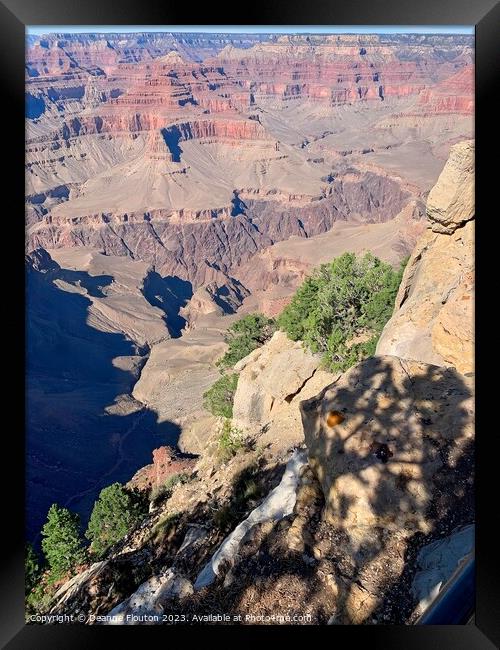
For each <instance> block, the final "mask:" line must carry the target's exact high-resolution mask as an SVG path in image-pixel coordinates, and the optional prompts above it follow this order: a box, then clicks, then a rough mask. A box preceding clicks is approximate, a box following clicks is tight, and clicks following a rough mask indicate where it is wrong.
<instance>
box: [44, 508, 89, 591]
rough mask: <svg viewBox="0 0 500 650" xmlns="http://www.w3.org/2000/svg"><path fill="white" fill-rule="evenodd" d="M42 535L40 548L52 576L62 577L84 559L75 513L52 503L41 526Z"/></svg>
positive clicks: (78, 519) (78, 522)
mask: <svg viewBox="0 0 500 650" xmlns="http://www.w3.org/2000/svg"><path fill="white" fill-rule="evenodd" d="M42 536H43V540H42V550H43V553H44V555H45V558H46V559H47V563H48V565H49V567H50V571H51V577H52V578H54V579H57V578H60V577H62V576H63V575H64V574H65V573H66V572H68V571H70V570H71V569H73V568H74V567H75V566H76V565H78V564H81V563H82V562H84V561H85V551H84V549H83V545H82V538H81V535H80V518H79V516H78V515H77V514H75V513H73V512H70V511H69V510H67V509H66V508H62V507H61V506H58V505H57V504H56V503H53V504H52V505H51V506H50V509H49V512H48V515H47V521H46V523H45V524H44V526H43V528H42Z"/></svg>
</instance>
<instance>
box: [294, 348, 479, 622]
mask: <svg viewBox="0 0 500 650" xmlns="http://www.w3.org/2000/svg"><path fill="white" fill-rule="evenodd" d="M472 382H473V379H472V378H471V377H464V376H462V375H460V374H459V373H458V372H457V371H456V370H455V369H454V368H445V367H438V366H433V365H429V364H425V363H422V362H418V361H408V360H403V359H399V358H397V357H391V356H383V357H372V358H370V359H366V360H365V361H363V362H361V363H359V364H358V365H357V366H355V367H353V368H351V369H350V370H349V371H348V372H346V373H345V374H343V375H342V376H341V377H340V378H339V379H338V380H337V381H336V382H334V383H333V384H330V385H329V386H326V388H324V389H323V390H322V391H321V392H320V393H319V395H317V396H316V397H313V398H311V399H309V400H305V401H302V402H301V415H302V421H303V426H304V435H305V440H306V445H307V448H308V455H309V464H310V466H311V468H312V470H313V471H314V473H315V474H316V476H317V478H318V480H319V482H320V484H321V487H322V490H323V494H324V497H325V509H324V515H323V516H324V519H325V520H326V522H327V523H328V524H329V525H330V526H331V527H332V530H333V531H337V532H334V534H335V535H338V539H339V542H338V544H339V545H340V546H339V549H341V550H340V551H339V560H338V562H340V564H338V566H339V567H343V568H342V570H341V569H340V568H339V572H338V575H337V576H336V578H337V581H338V585H339V594H340V595H339V598H338V601H337V612H338V617H337V618H336V621H337V622H343V623H361V622H365V621H367V620H368V619H370V617H371V616H372V615H373V613H374V612H375V611H376V610H377V608H379V607H380V606H382V604H383V603H386V602H387V589H388V585H390V584H393V585H395V584H397V583H398V581H399V580H400V578H401V576H402V574H403V571H404V569H405V563H406V562H405V559H404V558H405V557H406V555H407V551H408V547H409V544H410V543H411V540H412V539H416V535H417V533H418V534H420V535H422V534H423V535H428V536H430V537H431V538H432V536H433V535H438V534H440V533H441V534H442V531H443V530H447V528H448V527H450V526H452V525H455V526H456V525H457V523H459V524H463V523H467V520H468V521H470V520H471V519H472V517H473V511H474V503H473V495H472V486H473V445H474V433H473V421H474V403H473V397H472ZM346 575H347V576H348V578H347V579H346ZM337 619H338V620H337Z"/></svg>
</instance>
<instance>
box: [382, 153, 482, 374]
mask: <svg viewBox="0 0 500 650" xmlns="http://www.w3.org/2000/svg"><path fill="white" fill-rule="evenodd" d="M473 169H474V143H473V141H469V142H462V143H459V144H457V145H455V146H454V147H453V148H452V150H451V153H450V158H449V160H448V162H447V163H446V165H445V167H444V169H443V172H442V173H441V175H440V177H439V179H438V182H437V183H436V185H435V186H434V188H433V189H432V190H431V192H430V194H429V197H428V200H427V217H428V228H427V231H426V232H425V234H424V235H423V236H422V237H421V239H420V240H419V241H418V243H417V245H416V247H415V250H414V251H413V253H412V255H411V257H410V260H409V262H408V265H407V267H406V270H405V274H404V276H403V280H402V282H401V287H400V289H399V293H398V296H397V298H396V306H395V310H394V314H393V316H392V318H391V319H390V320H389V322H388V323H387V325H386V326H385V328H384V331H383V333H382V336H381V337H380V340H379V343H378V346H377V353H378V354H392V355H396V356H399V357H402V358H406V359H416V360H420V361H425V362H427V363H435V364H438V365H450V366H454V367H455V368H457V369H458V370H459V371H460V372H462V373H468V372H471V371H472V370H473V351H474V342H473V341H474V339H473V318H474V316H473V303H474V254H473V252H474V216H475V212H474V175H473Z"/></svg>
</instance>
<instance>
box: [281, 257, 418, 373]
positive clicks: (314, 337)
mask: <svg viewBox="0 0 500 650" xmlns="http://www.w3.org/2000/svg"><path fill="white" fill-rule="evenodd" d="M406 261H407V260H405V261H404V262H403V263H402V264H401V267H400V269H399V270H397V271H396V270H394V269H393V268H392V266H391V265H390V264H386V263H384V262H382V261H381V260H379V259H378V258H376V257H375V256H374V255H372V254H371V253H367V254H366V255H364V256H363V257H356V255H355V254H354V253H344V254H343V255H341V256H340V257H337V258H335V259H334V260H333V261H332V262H331V263H330V264H322V265H321V266H320V267H319V268H318V269H316V270H315V271H314V273H313V274H312V275H311V277H309V278H307V279H306V280H305V281H304V283H303V284H302V285H301V286H300V287H299V288H298V290H297V291H296V293H295V295H294V297H293V298H292V300H291V302H290V304H289V305H288V306H287V307H285V309H284V310H283V312H282V313H281V315H280V316H279V318H278V325H279V327H280V328H281V329H282V330H284V331H285V332H286V333H287V335H288V336H289V337H290V338H291V339H292V340H294V341H298V340H302V341H304V343H305V344H306V345H307V346H308V347H309V349H310V350H311V351H312V352H322V353H323V359H324V363H325V365H326V366H327V367H328V368H329V369H330V370H333V371H339V370H340V371H344V370H347V369H348V368H350V367H351V366H353V365H354V364H355V363H357V362H358V361H361V360H362V359H365V358H366V357H369V356H371V355H373V354H374V353H375V348H376V345H377V341H378V339H379V337H380V334H381V332H382V329H383V327H384V325H385V323H386V322H387V321H388V320H389V318H390V316H391V314H392V311H393V309H394V301H395V298H396V294H397V291H398V288H399V284H400V282H401V278H402V274H403V270H404V266H405V263H406Z"/></svg>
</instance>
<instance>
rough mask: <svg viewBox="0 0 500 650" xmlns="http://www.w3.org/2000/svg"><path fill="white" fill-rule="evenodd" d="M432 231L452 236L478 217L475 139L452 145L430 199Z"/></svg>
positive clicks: (429, 210) (428, 211)
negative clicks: (475, 190)
mask: <svg viewBox="0 0 500 650" xmlns="http://www.w3.org/2000/svg"><path fill="white" fill-rule="evenodd" d="M427 216H428V218H429V221H430V228H431V230H432V232H438V233H443V234H447V235H451V234H453V233H454V232H455V230H456V229H457V228H461V227H462V226H463V225H464V224H465V223H466V222H467V221H470V220H471V219H473V218H474V216H475V210H474V141H473V140H470V141H468V142H461V143H460V144H457V145H455V146H454V147H452V149H451V151H450V156H449V158H448V161H447V163H446V165H445V167H444V169H443V171H442V172H441V175H440V177H439V179H438V182H437V183H436V185H434V187H433V188H432V190H431V191H430V193H429V196H428V199H427Z"/></svg>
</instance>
